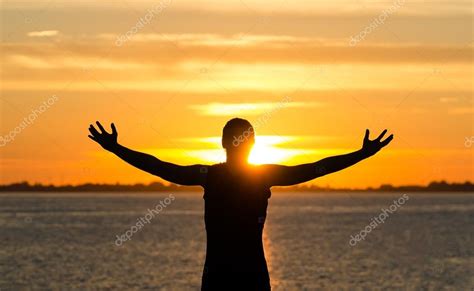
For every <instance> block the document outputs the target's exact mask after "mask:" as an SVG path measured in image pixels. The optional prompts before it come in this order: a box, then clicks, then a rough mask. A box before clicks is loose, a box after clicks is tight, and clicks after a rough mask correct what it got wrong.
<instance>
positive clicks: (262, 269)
mask: <svg viewBox="0 0 474 291" xmlns="http://www.w3.org/2000/svg"><path fill="white" fill-rule="evenodd" d="M97 126H98V128H99V130H97V129H96V128H95V127H94V126H93V125H91V126H90V128H89V131H90V133H91V135H89V137H90V138H91V139H92V140H94V141H96V142H97V143H99V144H100V145H101V146H102V147H103V148H104V149H106V150H108V151H110V152H112V153H114V154H116V155H117V156H118V157H120V158H121V159H123V160H124V161H126V162H127V163H129V164H131V165H133V166H135V167H137V168H139V169H141V170H143V171H146V172H148V173H151V174H153V175H156V176H158V177H160V178H162V179H164V180H167V181H169V182H172V183H175V184H180V185H200V186H202V187H204V200H205V215H204V220H205V224H206V232H207V251H206V262H205V264H204V271H203V276H202V290H270V277H269V275H268V270H267V263H266V261H265V255H264V251H263V243H262V232H263V226H264V224H265V218H266V214H267V204H268V198H270V195H271V192H270V188H271V187H272V186H290V185H295V184H299V183H303V182H307V181H310V180H312V179H314V178H317V177H321V176H324V175H327V174H330V173H333V172H336V171H339V170H342V169H345V168H347V167H350V166H352V165H354V164H356V163H358V162H360V161H362V160H363V159H366V158H368V157H370V156H372V155H374V154H375V153H377V152H378V151H379V150H380V149H382V148H383V147H384V146H386V145H387V144H388V143H389V142H390V141H391V140H392V139H393V135H390V136H389V137H388V138H387V139H385V140H384V141H382V138H383V136H384V135H385V133H386V132H387V130H384V131H383V132H382V133H381V134H380V136H379V137H378V138H377V139H375V140H369V130H366V132H365V137H364V142H363V145H362V148H361V149H360V150H358V151H355V152H352V153H349V154H346V155H340V156H334V157H329V158H325V159H322V160H320V161H318V162H314V163H309V164H302V165H297V166H282V165H271V164H268V165H258V166H257V165H250V164H248V162H247V159H248V156H249V154H250V151H251V149H252V147H253V145H254V143H255V136H254V130H253V127H252V125H251V124H250V123H249V122H248V121H247V120H244V119H240V118H234V119H232V120H230V121H228V122H227V124H226V125H225V126H224V130H223V133H222V146H223V147H224V149H225V150H226V154H227V160H226V162H225V163H221V164H216V165H212V166H206V165H192V166H179V165H175V164H172V163H168V162H164V161H161V160H159V159H157V158H155V157H153V156H151V155H148V154H144V153H140V152H136V151H133V150H130V149H128V148H126V147H124V146H122V145H120V144H119V143H118V142H117V130H116V128H115V125H114V124H113V123H112V125H111V127H112V133H111V134H109V133H107V132H106V131H105V130H104V128H103V127H102V125H101V124H100V123H99V122H97Z"/></svg>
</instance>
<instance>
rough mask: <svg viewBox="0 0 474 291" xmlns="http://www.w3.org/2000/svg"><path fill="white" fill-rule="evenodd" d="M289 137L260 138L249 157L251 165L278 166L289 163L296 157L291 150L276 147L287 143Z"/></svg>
mask: <svg viewBox="0 0 474 291" xmlns="http://www.w3.org/2000/svg"><path fill="white" fill-rule="evenodd" d="M287 139H288V137H279V136H259V137H257V139H256V142H255V145H254V147H253V149H252V152H251V153H250V156H249V159H248V161H249V163H251V164H276V163H282V162H285V161H288V160H289V159H291V158H292V157H293V156H294V152H293V151H292V150H291V149H286V148H279V147H277V146H276V145H277V144H281V143H283V142H285V141H287Z"/></svg>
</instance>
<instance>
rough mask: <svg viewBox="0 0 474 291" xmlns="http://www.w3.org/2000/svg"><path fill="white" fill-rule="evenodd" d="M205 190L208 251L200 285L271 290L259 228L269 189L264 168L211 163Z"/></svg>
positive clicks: (230, 288)
mask: <svg viewBox="0 0 474 291" xmlns="http://www.w3.org/2000/svg"><path fill="white" fill-rule="evenodd" d="M204 189H205V191H204V200H205V214H204V219H205V224H206V233H207V253H206V262H205V265H204V272H203V284H202V290H269V289H270V278H269V275H268V270H267V264H266V261H265V255H264V251H263V243H262V233H263V226H264V223H265V218H266V214H267V205H268V198H270V196H271V192H270V187H269V186H268V183H266V181H265V179H264V175H263V174H262V168H260V167H258V166H249V167H248V168H246V169H245V171H242V170H240V171H236V170H235V169H231V168H230V167H229V166H228V165H227V164H225V163H224V164H217V165H213V166H210V167H209V168H208V173H207V182H206V184H205V187H204Z"/></svg>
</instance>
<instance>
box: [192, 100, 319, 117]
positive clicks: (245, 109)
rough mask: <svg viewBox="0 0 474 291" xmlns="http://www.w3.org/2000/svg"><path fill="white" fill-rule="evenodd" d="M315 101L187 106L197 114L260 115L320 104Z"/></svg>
mask: <svg viewBox="0 0 474 291" xmlns="http://www.w3.org/2000/svg"><path fill="white" fill-rule="evenodd" d="M321 105H322V104H321V103H317V102H291V101H289V102H256V103H209V104H203V105H190V106H189V107H190V108H191V109H193V110H195V111H197V112H198V113H199V114H202V115H211V116H231V115H261V114H265V113H267V112H268V113H269V114H271V113H272V112H274V111H277V110H279V109H282V108H289V107H291V108H297V107H299V108H301V107H305V108H306V107H314V106H321Z"/></svg>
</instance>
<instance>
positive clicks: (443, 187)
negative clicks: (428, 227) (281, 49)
mask: <svg viewBox="0 0 474 291" xmlns="http://www.w3.org/2000/svg"><path fill="white" fill-rule="evenodd" d="M273 189H274V190H276V191H285V192H291V191H293V192H295V191H296V192H300V191H301V192H349V191H350V192H474V184H473V183H471V182H464V183H448V182H446V181H439V182H431V183H429V184H428V185H426V186H419V185H412V186H410V185H408V186H392V185H381V186H380V187H378V188H372V187H369V188H365V189H353V188H331V187H320V186H316V185H301V186H293V187H275V188H273ZM194 191H202V188H201V187H195V186H193V187H185V186H178V185H174V184H170V185H164V184H162V183H160V182H153V183H150V184H141V183H138V184H133V185H125V184H93V183H86V184H81V185H62V186H56V185H43V184H29V183H28V182H20V183H13V184H8V185H0V192H194Z"/></svg>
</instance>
